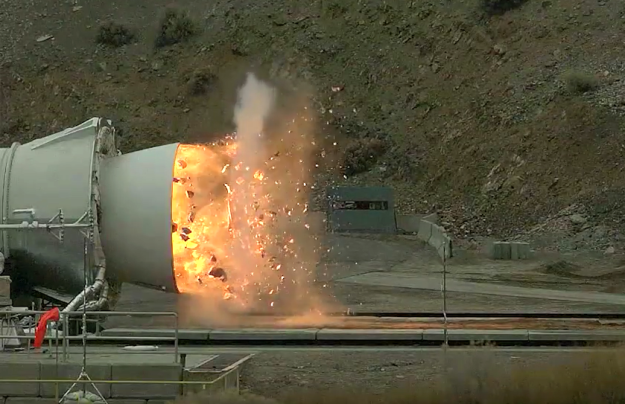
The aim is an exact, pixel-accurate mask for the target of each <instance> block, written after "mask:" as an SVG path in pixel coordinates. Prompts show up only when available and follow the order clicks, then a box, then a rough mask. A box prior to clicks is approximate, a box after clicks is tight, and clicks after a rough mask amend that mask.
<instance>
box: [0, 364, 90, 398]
mask: <svg viewBox="0 0 625 404" xmlns="http://www.w3.org/2000/svg"><path fill="white" fill-rule="evenodd" d="M40 369H41V364H40V363H38V362H36V363H28V362H3V363H0V375H2V376H3V377H5V375H10V377H11V379H14V380H20V379H21V380H39V372H40ZM77 376H78V375H77ZM7 396H12V397H29V396H30V397H33V396H34V397H37V396H39V383H38V382H33V383H0V397H7Z"/></svg>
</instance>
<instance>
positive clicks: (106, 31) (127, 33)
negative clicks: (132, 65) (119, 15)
mask: <svg viewBox="0 0 625 404" xmlns="http://www.w3.org/2000/svg"><path fill="white" fill-rule="evenodd" d="M134 40H135V34H134V32H132V31H131V30H130V29H129V28H128V27H126V26H125V25H123V24H119V23H116V22H113V21H109V22H105V23H104V24H102V25H100V28H99V29H98V35H97V36H96V42H97V43H99V44H101V45H106V46H111V47H114V48H118V47H120V46H123V45H128V44H129V43H131V42H132V41H134Z"/></svg>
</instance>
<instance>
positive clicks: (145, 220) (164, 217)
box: [100, 144, 178, 292]
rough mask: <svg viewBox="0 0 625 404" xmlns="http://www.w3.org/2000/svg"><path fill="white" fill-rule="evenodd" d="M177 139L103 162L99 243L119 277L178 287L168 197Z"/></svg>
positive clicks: (168, 289)
mask: <svg viewBox="0 0 625 404" xmlns="http://www.w3.org/2000/svg"><path fill="white" fill-rule="evenodd" d="M177 149H178V144H169V145H165V146H160V147H154V148H151V149H146V150H141V151H137V152H134V153H129V154H126V155H121V156H118V157H114V158H111V159H107V160H106V161H104V162H103V164H102V168H101V172H102V174H101V178H100V189H101V200H102V214H101V218H100V226H101V229H102V245H103V247H104V254H105V256H106V262H107V266H108V268H109V270H111V271H112V273H114V274H115V276H117V277H119V279H121V280H124V281H127V282H131V283H136V284H140V285H143V286H147V287H152V288H157V289H160V290H163V291H166V292H177V291H178V290H177V288H176V282H175V278H174V272H173V255H172V241H171V223H172V219H171V198H172V186H173V170H174V161H175V158H176V151H177Z"/></svg>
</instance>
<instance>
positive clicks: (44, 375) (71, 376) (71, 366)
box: [39, 363, 111, 398]
mask: <svg viewBox="0 0 625 404" xmlns="http://www.w3.org/2000/svg"><path fill="white" fill-rule="evenodd" d="M81 369H82V364H78V363H59V367H58V374H57V368H56V364H54V363H42V364H41V379H48V380H59V379H67V380H70V382H68V383H59V394H60V395H59V397H60V396H62V395H63V394H64V393H65V392H66V391H67V390H68V389H69V388H70V387H71V385H72V384H73V383H74V381H75V380H76V379H78V376H79V375H80V370H81ZM87 374H88V375H89V377H90V378H91V380H110V379H111V365H109V364H95V363H94V364H89V363H87ZM86 386H87V391H90V392H91V393H94V394H97V393H96V391H95V389H94V388H93V386H91V384H90V383H87V384H86ZM96 387H97V388H98V390H100V393H101V394H102V396H104V398H109V397H110V396H111V385H110V384H97V385H96ZM39 389H40V390H39V391H40V395H41V396H42V397H55V389H56V386H55V384H52V383H40V386H39ZM78 389H82V383H81V384H79V385H77V389H76V390H78Z"/></svg>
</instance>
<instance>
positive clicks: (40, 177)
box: [0, 118, 178, 311]
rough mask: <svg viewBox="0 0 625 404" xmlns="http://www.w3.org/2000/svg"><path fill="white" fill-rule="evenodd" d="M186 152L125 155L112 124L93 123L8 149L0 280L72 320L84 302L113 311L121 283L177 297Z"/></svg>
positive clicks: (0, 178) (1, 157)
mask: <svg viewBox="0 0 625 404" xmlns="http://www.w3.org/2000/svg"><path fill="white" fill-rule="evenodd" d="M177 148H178V144H171V145H166V146H161V147H156V148H152V149H146V150H142V151H138V152H134V153H130V154H127V155H121V153H119V151H118V150H117V147H116V136H115V130H114V128H113V127H112V126H111V123H110V121H107V120H104V119H101V118H92V119H90V120H88V121H86V122H84V123H82V124H81V125H78V126H76V127H73V128H69V129H66V130H64V131H61V132H59V133H55V134H53V135H50V136H47V137H44V138H41V139H37V140H35V141H32V142H30V143H27V144H24V145H20V144H18V143H14V144H13V145H12V146H11V147H10V148H5V149H0V209H1V211H2V223H1V224H0V232H1V235H2V238H1V240H0V241H1V243H0V249H1V250H0V251H1V252H2V255H3V257H2V258H4V266H3V267H2V268H0V273H2V271H3V270H4V273H3V275H9V276H10V277H11V280H12V284H13V285H14V286H15V287H16V289H19V290H21V291H29V292H35V293H36V294H39V295H43V296H45V297H47V298H48V299H49V300H52V301H57V303H65V304H66V307H65V310H66V311H71V310H78V309H81V308H82V305H83V297H84V296H83V294H84V293H86V294H87V309H89V310H102V309H107V308H109V309H110V308H112V307H111V306H113V305H114V302H115V301H116V299H117V297H118V293H119V291H120V289H121V284H122V282H130V283H137V284H141V285H143V286H148V287H153V288H157V289H159V290H163V291H167V292H177V289H176V284H175V279H174V275H173V258H172V248H171V192H172V177H173V167H174V159H175V154H176V150H177ZM0 262H1V260H0ZM85 274H86V279H85ZM86 286H87V287H86Z"/></svg>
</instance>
